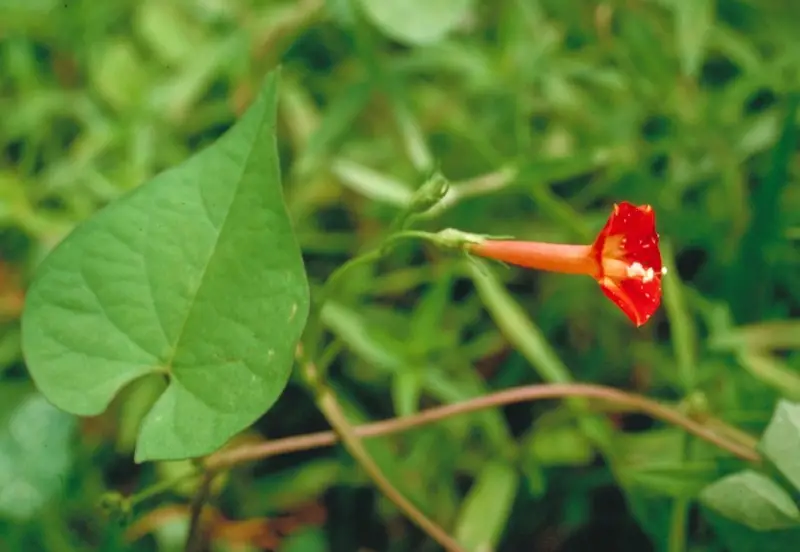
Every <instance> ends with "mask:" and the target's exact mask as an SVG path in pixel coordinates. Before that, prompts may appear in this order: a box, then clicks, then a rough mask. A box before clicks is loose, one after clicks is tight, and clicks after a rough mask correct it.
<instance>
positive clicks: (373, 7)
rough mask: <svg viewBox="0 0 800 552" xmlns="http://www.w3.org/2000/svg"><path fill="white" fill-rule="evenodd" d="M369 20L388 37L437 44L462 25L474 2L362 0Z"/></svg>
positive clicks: (452, 0)
mask: <svg viewBox="0 0 800 552" xmlns="http://www.w3.org/2000/svg"><path fill="white" fill-rule="evenodd" d="M360 3H361V8H362V9H363V10H364V14H365V15H366V16H367V17H369V19H370V21H372V23H374V24H375V26H376V27H378V28H379V29H380V30H381V31H383V32H384V33H385V34H386V35H387V36H389V37H390V38H393V39H395V40H398V41H400V42H404V43H406V44H412V45H424V44H431V43H434V42H438V41H439V40H441V39H442V38H444V37H445V36H446V35H447V34H448V33H450V32H451V31H453V30H454V29H455V28H456V27H457V26H458V25H459V24H460V23H462V22H463V21H464V20H465V19H466V17H467V15H469V13H470V12H471V10H472V7H473V5H474V0H360Z"/></svg>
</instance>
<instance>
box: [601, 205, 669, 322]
mask: <svg viewBox="0 0 800 552" xmlns="http://www.w3.org/2000/svg"><path fill="white" fill-rule="evenodd" d="M592 250H593V253H594V255H595V259H597V262H598V266H600V267H601V271H603V273H601V274H599V275H598V277H597V281H598V282H599V283H600V286H601V288H602V289H603V293H605V295H606V296H607V297H608V298H609V299H611V300H612V301H614V303H615V304H616V305H617V306H618V307H619V308H620V309H622V311H623V312H624V313H625V314H626V315H627V316H628V318H630V319H631V320H632V321H633V323H634V324H636V325H637V326H641V325H642V324H644V323H645V322H647V320H648V319H649V318H650V317H651V316H652V315H653V313H654V312H655V311H656V310H657V309H658V307H659V305H660V304H661V276H662V262H661V252H660V251H659V249H658V234H657V233H656V217H655V213H654V212H653V209H652V207H650V206H649V205H641V206H639V207H637V206H635V205H632V204H631V203H628V202H626V201H624V202H622V203H619V204H618V205H614V212H613V213H612V214H611V216H610V217H609V218H608V221H607V222H606V225H605V226H604V227H603V229H602V230H601V231H600V234H599V235H598V236H597V240H595V243H594V245H593V247H592ZM610 261H614V262H620V261H621V262H622V263H624V265H622V266H627V267H628V268H635V265H638V269H639V270H640V271H641V270H644V271H650V270H652V272H650V275H649V279H643V278H641V277H634V276H630V277H624V276H623V274H624V270H623V271H622V272H620V269H619V265H618V264H617V265H613V264H612V263H611V262H610ZM612 265H613V266H614V267H615V268H614V270H613V271H612V269H611V268H610V267H611V266H612ZM606 271H607V272H606Z"/></svg>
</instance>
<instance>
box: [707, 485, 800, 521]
mask: <svg viewBox="0 0 800 552" xmlns="http://www.w3.org/2000/svg"><path fill="white" fill-rule="evenodd" d="M700 501H701V502H702V503H703V504H705V505H706V506H707V507H708V508H710V509H711V510H714V511H715V512H717V513H719V514H721V515H722V516H724V517H726V518H728V519H731V520H733V521H737V522H739V523H741V524H742V525H745V526H746V527H749V528H751V529H754V530H756V531H775V530H779V529H788V528H791V527H796V526H798V525H800V510H798V509H797V505H796V504H795V503H794V501H792V498H791V497H790V496H789V495H788V494H787V493H786V491H784V490H783V489H782V488H781V487H780V486H779V485H778V484H777V483H775V482H774V481H772V480H771V479H769V478H768V477H767V476H765V475H762V474H760V473H757V472H754V471H751V470H743V471H740V472H738V473H735V474H733V475H729V476H727V477H723V478H722V479H719V480H717V481H716V482H714V483H712V484H711V485H709V486H708V487H706V488H705V489H704V490H703V492H702V493H701V494H700Z"/></svg>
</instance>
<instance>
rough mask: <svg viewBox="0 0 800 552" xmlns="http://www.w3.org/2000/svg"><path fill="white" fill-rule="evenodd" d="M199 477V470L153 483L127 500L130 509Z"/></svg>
mask: <svg viewBox="0 0 800 552" xmlns="http://www.w3.org/2000/svg"><path fill="white" fill-rule="evenodd" d="M200 475H201V472H200V470H192V471H190V472H187V473H184V474H181V475H180V476H178V477H176V478H174V479H167V480H165V481H159V482H158V483H155V484H153V485H151V486H150V487H147V488H145V489H144V490H142V491H141V492H138V493H136V494H134V495H131V497H130V498H129V499H128V502H129V504H130V507H131V508H133V507H135V506H137V505H138V504H140V503H142V502H145V501H146V500H149V499H151V498H153V497H155V496H158V495H160V494H163V493H166V492H168V491H171V490H172V489H174V488H175V487H177V486H178V485H180V484H181V483H184V482H186V481H190V480H192V479H195V478H198V477H200Z"/></svg>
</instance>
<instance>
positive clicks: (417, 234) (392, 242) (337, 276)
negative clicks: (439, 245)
mask: <svg viewBox="0 0 800 552" xmlns="http://www.w3.org/2000/svg"><path fill="white" fill-rule="evenodd" d="M413 239H419V240H427V241H432V242H436V241H437V235H436V234H434V233H431V232H422V231H418V230H405V231H403V232H398V233H396V234H392V235H391V236H389V237H388V238H387V239H385V240H384V241H383V242H382V243H381V244H380V245H378V247H376V248H375V249H372V250H370V251H367V252H366V253H364V254H362V255H359V256H357V257H353V258H352V259H350V260H349V261H347V262H346V263H344V264H343V265H341V266H340V267H339V268H337V269H336V270H335V271H334V272H333V273H332V274H331V275H330V276H329V277H328V280H327V281H326V282H325V285H324V286H323V288H322V292H321V293H320V297H319V300H318V303H319V304H320V305H322V304H324V303H325V301H326V300H327V299H328V298H329V297H330V295H331V294H332V293H333V292H334V291H335V289H336V286H337V285H338V284H339V282H341V281H342V278H343V277H344V276H345V275H346V274H347V273H349V272H350V271H351V270H353V269H354V268H358V267H360V266H363V265H367V264H369V263H373V262H375V261H377V260H380V259H381V258H382V257H383V256H384V255H386V252H387V251H388V250H389V249H391V248H392V247H394V246H396V245H397V244H398V243H400V242H401V241H404V240H413Z"/></svg>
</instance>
